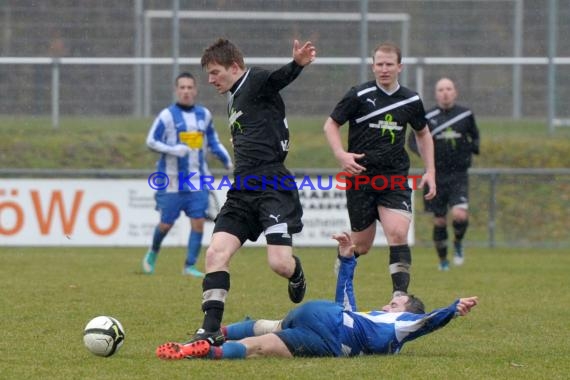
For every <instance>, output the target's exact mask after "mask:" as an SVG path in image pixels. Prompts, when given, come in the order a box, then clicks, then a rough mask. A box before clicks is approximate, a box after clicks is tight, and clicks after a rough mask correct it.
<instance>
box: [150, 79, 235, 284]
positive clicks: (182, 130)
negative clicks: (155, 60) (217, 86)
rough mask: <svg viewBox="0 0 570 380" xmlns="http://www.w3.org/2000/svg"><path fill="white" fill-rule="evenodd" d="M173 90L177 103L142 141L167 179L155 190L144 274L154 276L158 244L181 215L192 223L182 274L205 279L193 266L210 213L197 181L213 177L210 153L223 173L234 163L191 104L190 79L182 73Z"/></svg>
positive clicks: (203, 111)
mask: <svg viewBox="0 0 570 380" xmlns="http://www.w3.org/2000/svg"><path fill="white" fill-rule="evenodd" d="M175 85H176V98H177V101H176V103H175V104H172V105H170V106H169V107H167V108H165V109H163V110H162V111H161V112H160V113H159V114H158V116H157V117H156V119H155V120H154V123H153V124H152V127H151V128H150V131H149V133H148V136H147V140H146V143H147V145H148V147H149V148H150V149H152V150H153V151H155V152H158V153H160V158H159V159H158V162H157V171H158V172H160V173H161V175H162V176H167V177H163V178H162V179H161V180H162V181H163V182H162V183H161V184H165V185H166V178H168V183H167V184H168V186H166V187H164V188H163V187H162V186H160V187H155V188H156V189H157V192H156V209H157V210H158V211H159V212H160V222H159V224H158V225H157V226H156V227H155V230H154V235H153V239H152V245H151V247H150V249H149V251H148V252H147V254H146V255H145V257H144V259H143V272H144V273H147V274H150V273H153V272H154V267H155V263H156V259H157V256H158V253H159V251H160V247H161V244H162V241H163V239H164V238H165V237H166V235H167V234H168V231H170V229H171V228H172V226H173V224H174V222H175V221H176V219H178V216H179V215H180V212H181V211H184V213H185V214H186V215H187V216H188V217H189V218H190V224H191V232H190V236H189V239H188V252H187V257H186V262H185V264H184V270H183V273H184V274H187V275H191V276H194V277H204V274H203V273H202V272H200V271H199V270H198V269H196V266H195V264H196V260H197V259H198V255H199V254H200V248H201V246H202V236H203V231H204V222H205V218H206V211H207V209H208V189H207V187H206V186H203V184H202V182H201V179H203V178H204V177H205V176H211V173H210V171H209V169H208V164H207V162H206V156H207V154H208V152H211V153H212V154H213V155H215V156H216V157H217V158H218V159H219V160H220V161H221V162H222V164H223V165H224V167H225V168H226V169H231V168H232V167H233V164H232V160H231V158H230V155H229V154H228V151H227V150H226V148H225V147H224V146H223V145H222V143H221V142H220V140H219V138H218V134H217V133H216V130H215V129H214V124H213V120H212V114H211V113H210V111H209V110H208V109H207V108H206V107H204V106H202V105H199V104H196V103H195V100H196V97H197V95H198V88H197V85H196V80H195V79H194V77H193V76H192V74H190V73H187V72H184V73H181V74H180V75H178V77H177V78H176V83H175ZM181 179H182V180H181ZM180 180H181V181H180ZM149 181H150V179H149ZM179 182H180V183H179ZM149 183H150V182H149Z"/></svg>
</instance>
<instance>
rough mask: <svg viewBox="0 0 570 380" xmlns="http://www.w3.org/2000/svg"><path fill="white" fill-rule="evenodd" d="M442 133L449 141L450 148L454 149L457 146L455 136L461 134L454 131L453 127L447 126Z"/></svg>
mask: <svg viewBox="0 0 570 380" xmlns="http://www.w3.org/2000/svg"><path fill="white" fill-rule="evenodd" d="M442 135H443V138H444V139H445V140H447V141H449V143H450V144H451V148H452V149H453V150H455V148H456V147H457V141H456V138H457V137H461V134H458V133H457V132H455V131H454V130H453V129H451V127H447V129H446V130H445V132H443V133H442Z"/></svg>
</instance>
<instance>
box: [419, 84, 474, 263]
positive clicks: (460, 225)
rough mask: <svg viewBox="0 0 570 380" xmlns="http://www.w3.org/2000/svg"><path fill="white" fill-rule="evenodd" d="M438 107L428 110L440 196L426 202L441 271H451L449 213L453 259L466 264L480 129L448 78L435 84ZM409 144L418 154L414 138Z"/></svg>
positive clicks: (427, 116) (438, 193) (438, 194)
mask: <svg viewBox="0 0 570 380" xmlns="http://www.w3.org/2000/svg"><path fill="white" fill-rule="evenodd" d="M435 98H436V101H437V106H435V107H434V108H432V109H430V110H428V112H427V113H426V118H427V119H428V125H429V129H430V131H431V134H432V137H433V141H434V147H435V168H436V173H437V175H436V184H437V190H438V191H437V196H436V197H435V198H434V199H432V200H429V201H428V200H426V201H425V209H426V211H428V212H432V213H433V241H434V244H435V249H436V251H437V255H438V257H439V270H441V271H447V270H449V261H448V259H447V240H448V235H447V212H448V207H449V208H450V209H451V218H452V225H453V235H454V240H453V247H454V255H453V262H454V264H455V265H463V261H464V251H463V244H462V240H463V237H464V236H465V231H466V230H467V226H468V224H469V212H468V201H469V195H468V194H469V177H468V175H467V170H468V169H469V167H470V166H471V156H472V155H473V154H479V129H478V128H477V124H476V123H475V116H474V115H473V112H472V111H471V110H470V109H469V108H466V107H463V106H461V105H458V104H456V103H455V100H456V99H457V90H456V89H455V84H454V83H453V81H452V80H451V79H449V78H441V79H440V80H439V81H438V82H437V83H436V85H435ZM409 146H410V148H411V150H412V151H414V152H416V153H417V147H416V144H415V139H414V138H413V136H410V139H409Z"/></svg>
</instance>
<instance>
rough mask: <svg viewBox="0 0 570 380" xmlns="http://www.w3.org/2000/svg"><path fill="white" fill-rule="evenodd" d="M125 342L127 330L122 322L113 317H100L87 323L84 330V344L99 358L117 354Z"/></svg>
mask: <svg viewBox="0 0 570 380" xmlns="http://www.w3.org/2000/svg"><path fill="white" fill-rule="evenodd" d="M124 341H125V330H124V329H123V325H121V322H119V321H118V320H116V319H115V318H113V317H108V316H105V315H103V316H99V317H95V318H93V319H92V320H90V321H89V323H87V326H85V329H84V330H83V343H85V347H87V349H88V350H89V351H90V352H91V353H93V354H95V355H98V356H105V357H106V356H111V355H113V354H115V353H116V352H117V351H118V350H119V348H121V346H122V345H123V342H124Z"/></svg>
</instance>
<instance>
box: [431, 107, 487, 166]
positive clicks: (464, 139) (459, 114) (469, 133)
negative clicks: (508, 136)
mask: <svg viewBox="0 0 570 380" xmlns="http://www.w3.org/2000/svg"><path fill="white" fill-rule="evenodd" d="M426 118H427V119H428V126H429V129H430V131H431V134H432V137H433V145H434V150H435V157H434V158H435V169H436V173H441V172H457V171H466V170H467V169H468V168H469V167H470V166H471V155H472V154H473V153H475V154H478V153H479V129H478V128H477V124H476V123H475V116H474V115H473V112H471V110H470V109H469V108H466V107H462V106H460V105H454V106H453V107H452V108H450V109H448V110H444V109H442V108H440V107H435V108H433V109H431V110H429V111H428V112H427V113H426Z"/></svg>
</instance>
